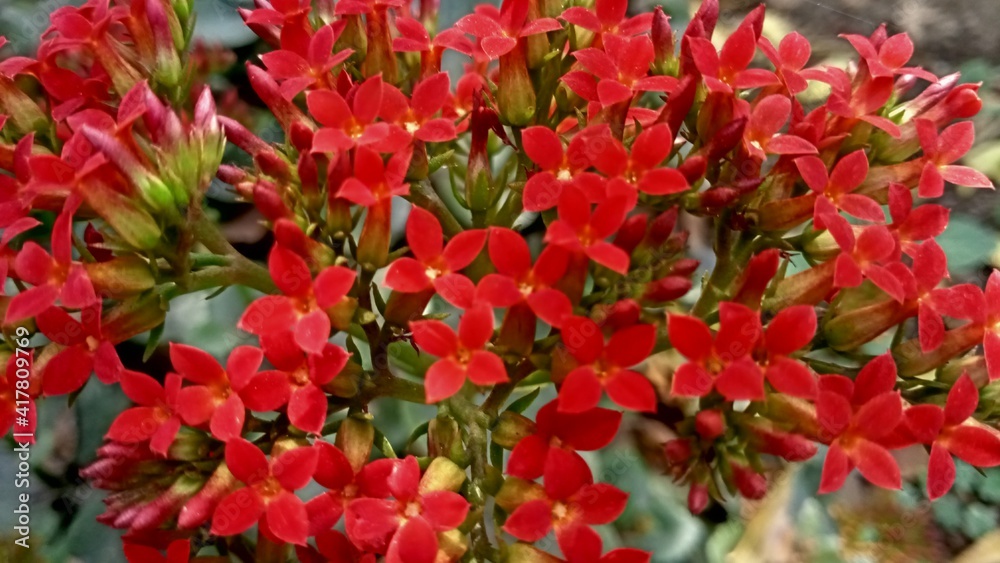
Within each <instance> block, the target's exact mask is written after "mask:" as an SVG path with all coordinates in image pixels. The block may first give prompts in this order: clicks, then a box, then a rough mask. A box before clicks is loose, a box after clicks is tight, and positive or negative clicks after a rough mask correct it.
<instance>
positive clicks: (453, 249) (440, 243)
mask: <svg viewBox="0 0 1000 563" xmlns="http://www.w3.org/2000/svg"><path fill="white" fill-rule="evenodd" d="M406 240H407V242H408V243H409V246H410V251H412V252H413V255H414V256H415V258H407V257H402V258H397V259H396V260H393V262H392V263H391V264H390V265H389V270H388V271H387V272H386V274H385V285H386V286H387V287H390V288H392V289H393V290H395V291H400V292H403V293H416V292H418V291H424V290H426V289H430V288H431V287H433V288H435V290H436V291H437V292H438V293H441V294H448V293H449V288H450V282H449V278H451V277H452V276H454V275H457V274H456V272H459V271H461V270H462V269H463V268H465V267H466V266H468V265H469V264H471V263H472V261H473V260H475V259H476V256H478V255H479V252H480V251H481V250H482V249H483V245H484V244H485V243H486V231H485V230H483V229H471V230H467V231H463V232H461V233H459V234H458V235H456V236H454V237H452V239H451V240H449V241H448V244H447V245H445V244H444V234H443V233H442V231H441V223H440V222H439V221H438V220H437V217H435V216H434V214H433V213H431V212H429V211H426V210H424V209H423V208H420V207H416V206H414V207H413V208H412V209H410V216H409V217H408V218H407V220H406ZM449 301H450V300H449Z"/></svg>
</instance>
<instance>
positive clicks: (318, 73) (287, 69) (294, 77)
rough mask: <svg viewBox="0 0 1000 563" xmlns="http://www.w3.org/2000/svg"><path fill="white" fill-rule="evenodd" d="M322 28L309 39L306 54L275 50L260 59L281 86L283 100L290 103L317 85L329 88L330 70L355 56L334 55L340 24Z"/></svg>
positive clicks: (347, 51) (347, 54)
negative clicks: (307, 89)
mask: <svg viewBox="0 0 1000 563" xmlns="http://www.w3.org/2000/svg"><path fill="white" fill-rule="evenodd" d="M338 24H339V25H336V24H335V25H324V26H323V27H321V28H319V30H317V31H316V33H315V34H313V36H312V37H311V38H310V39H309V46H308V49H306V51H305V52H302V53H299V52H296V51H294V50H292V49H288V48H285V49H278V50H275V51H270V52H268V53H264V54H263V55H261V56H260V58H261V61H263V62H264V66H266V67H267V72H268V74H270V75H271V77H273V78H274V79H275V80H276V81H280V82H281V95H282V96H284V97H285V99H286V100H291V99H293V98H294V97H295V96H296V95H297V94H298V93H299V92H301V91H302V90H305V89H306V88H308V87H310V86H313V85H315V84H319V85H320V86H323V87H327V88H329V87H330V86H332V84H331V83H330V78H329V73H330V71H331V70H332V69H333V67H335V66H337V65H339V64H341V63H343V62H344V61H346V60H347V59H348V58H349V57H350V56H351V54H352V53H353V52H354V51H353V50H351V49H343V50H341V51H337V52H336V53H334V52H333V44H334V42H336V41H337V37H338V36H339V35H340V32H341V31H343V28H344V26H343V23H342V22H338Z"/></svg>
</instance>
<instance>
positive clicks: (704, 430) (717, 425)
mask: <svg viewBox="0 0 1000 563" xmlns="http://www.w3.org/2000/svg"><path fill="white" fill-rule="evenodd" d="M694 427H695V430H696V431H697V432H698V435H699V436H701V438H702V439H703V440H705V441H706V442H711V441H714V440H715V439H716V438H718V437H719V436H722V435H723V434H725V432H726V419H725V417H723V415H722V413H721V412H719V410H718V409H708V410H703V411H699V412H698V414H696V415H695V417H694Z"/></svg>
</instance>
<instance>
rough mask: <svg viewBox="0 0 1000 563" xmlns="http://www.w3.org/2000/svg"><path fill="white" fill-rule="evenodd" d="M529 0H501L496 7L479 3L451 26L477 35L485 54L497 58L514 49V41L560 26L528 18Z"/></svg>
mask: <svg viewBox="0 0 1000 563" xmlns="http://www.w3.org/2000/svg"><path fill="white" fill-rule="evenodd" d="M528 5H529V0H504V2H503V4H502V5H501V6H500V10H499V11H497V10H496V8H494V7H493V6H490V5H486V4H483V5H480V6H478V7H477V8H476V13H474V14H469V15H467V16H464V17H463V18H462V19H460V20H458V21H457V22H455V28H456V29H458V30H460V31H464V32H465V33H468V34H469V35H472V36H474V37H477V38H479V41H480V46H481V47H482V49H483V52H484V53H486V56H487V57H489V58H490V59H491V60H492V59H498V58H500V57H501V56H503V55H506V54H507V53H509V52H511V51H513V50H514V47H516V46H517V40H518V39H519V38H521V37H530V36H532V35H537V34H539V33H547V32H549V31H555V30H557V29H562V25H560V24H559V22H558V21H557V20H554V19H552V18H538V19H535V20H532V21H530V22H528V21H527V19H528V7H529V6H528Z"/></svg>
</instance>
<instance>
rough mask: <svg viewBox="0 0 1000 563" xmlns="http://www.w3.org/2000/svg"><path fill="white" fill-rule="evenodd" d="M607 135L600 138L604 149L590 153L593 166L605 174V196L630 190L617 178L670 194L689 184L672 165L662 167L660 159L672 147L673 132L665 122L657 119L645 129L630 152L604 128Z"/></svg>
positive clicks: (643, 189) (649, 190)
mask: <svg viewBox="0 0 1000 563" xmlns="http://www.w3.org/2000/svg"><path fill="white" fill-rule="evenodd" d="M604 132H605V134H606V137H605V138H604V139H602V141H603V142H604V143H606V145H605V149H604V150H603V151H601V152H600V153H598V154H595V155H594V157H593V160H594V166H595V167H596V168H597V169H598V170H600V171H601V173H602V174H604V175H605V176H607V177H608V178H612V180H611V182H610V183H609V185H608V196H609V197H612V196H613V194H619V193H629V190H626V189H622V188H620V187H616V184H615V183H616V179H618V178H620V179H622V180H624V181H625V182H627V183H628V184H629V186H631V187H632V189H633V190H634V189H638V190H639V191H641V192H642V193H646V194H650V195H670V194H676V193H681V192H685V191H687V190H688V189H690V188H691V186H689V185H688V182H687V179H686V178H685V177H684V174H682V173H681V172H680V171H679V170H677V169H675V168H666V167H662V166H661V165H662V164H663V161H664V160H666V158H667V157H668V156H669V155H670V151H671V150H672V148H673V145H672V142H673V138H674V136H673V134H671V132H670V127H668V126H667V124H665V123H659V124H656V125H653V126H652V127H649V128H647V129H644V130H643V131H642V133H639V135H638V136H637V137H636V138H635V142H634V143H632V149H631V152H630V153H626V152H625V147H623V146H622V144H621V143H620V142H619V141H618V140H617V139H615V138H613V137H611V135H610V134H609V133H610V131H609V130H608V129H607V128H605V129H604Z"/></svg>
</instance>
